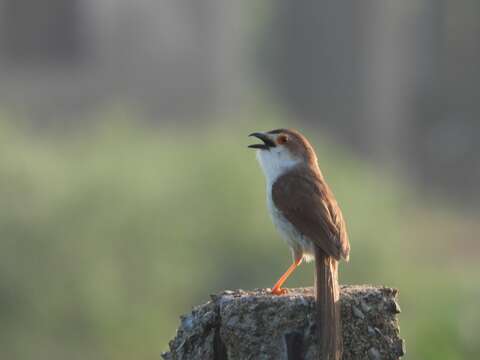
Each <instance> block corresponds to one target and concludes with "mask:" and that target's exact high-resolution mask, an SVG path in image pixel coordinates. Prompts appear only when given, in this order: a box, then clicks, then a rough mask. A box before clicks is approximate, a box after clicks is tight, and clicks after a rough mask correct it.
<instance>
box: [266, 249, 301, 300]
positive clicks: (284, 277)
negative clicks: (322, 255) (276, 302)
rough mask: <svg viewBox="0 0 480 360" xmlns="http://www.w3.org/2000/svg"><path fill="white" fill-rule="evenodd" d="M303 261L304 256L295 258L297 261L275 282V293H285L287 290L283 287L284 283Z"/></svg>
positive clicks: (273, 290) (273, 289)
mask: <svg viewBox="0 0 480 360" xmlns="http://www.w3.org/2000/svg"><path fill="white" fill-rule="evenodd" d="M301 262H302V258H300V259H298V260H295V262H294V263H293V264H292V265H290V267H289V268H288V270H287V271H285V274H283V275H282V277H281V278H280V279H278V281H277V282H276V283H275V285H274V286H273V288H272V294H273V295H283V294H285V293H286V292H287V291H286V290H285V289H282V285H283V283H284V282H285V280H287V278H288V277H289V276H290V275H291V274H292V273H293V272H294V271H295V269H296V268H297V266H298V265H300V263H301Z"/></svg>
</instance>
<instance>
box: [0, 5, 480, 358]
mask: <svg viewBox="0 0 480 360" xmlns="http://www.w3.org/2000/svg"><path fill="white" fill-rule="evenodd" d="M479 38H480V2H478V1H476V0H435V1H434V0H402V1H394V0H365V1H361V2H359V1H355V0H347V1H333V0H322V1H319V0H316V1H314V0H300V1H290V0H276V1H253V0H249V1H233V0H231V1H225V0H204V1H198V0H160V1H152V0H136V1H127V0H44V1H28V0H1V1H0V182H1V186H0V234H1V237H0V324H1V325H0V358H1V359H36V360H43V359H49V360H51V359H53V360H55V359H70V360H75V359H115V360H122V359H158V358H159V356H160V353H161V352H162V351H165V350H166V349H167V344H168V340H169V339H171V338H172V337H173V336H174V334H175V330H176V326H177V324H178V321H179V319H178V317H179V315H180V314H182V313H186V312H188V311H189V310H190V309H191V307H192V306H194V305H195V304H199V303H202V302H204V301H206V300H207V299H208V296H209V294H211V293H214V292H217V291H220V290H222V289H225V288H229V289H233V288H257V287H269V286H271V285H272V284H273V282H274V281H275V280H276V279H277V277H278V276H279V275H280V274H281V273H282V272H283V271H284V270H285V269H286V267H287V266H288V265H289V264H290V261H291V259H290V254H289V251H288V249H287V247H286V245H285V244H284V243H283V242H282V241H281V240H280V238H279V236H278V235H277V234H276V232H275V230H274V228H273V226H272V224H271V222H270V220H269V218H268V214H267V210H266V206H265V188H264V182H263V177H262V174H261V172H260V169H259V167H258V165H257V163H256V161H255V157H254V153H253V151H252V150H250V149H247V148H246V145H248V144H249V143H250V140H249V139H248V138H247V134H249V133H250V132H252V131H257V130H260V131H261V130H270V129H273V128H279V127H295V128H298V129H300V130H302V131H303V132H304V133H306V134H307V135H308V137H309V138H310V140H311V141H312V142H313V144H314V145H315V147H316V149H317V152H318V155H319V161H320V165H321V167H322V169H323V171H324V173H325V174H326V177H327V180H328V181H329V183H330V184H331V186H332V188H333V190H334V192H335V194H336V196H337V198H338V199H339V202H340V204H341V206H342V208H343V210H344V213H345V217H346V219H347V222H348V227H349V231H350V238H351V244H352V253H351V261H350V263H348V264H343V265H342V266H341V274H340V276H341V280H342V282H344V283H349V284H362V283H371V284H384V285H386V286H391V287H397V288H399V289H400V304H401V307H402V310H403V312H402V314H401V316H400V325H401V333H402V336H403V337H405V339H406V344H407V356H406V358H407V359H413V360H416V359H437V360H442V359H448V360H457V359H475V358H479V357H480V341H479V339H480V338H479V333H480V311H479V308H478V306H479V304H480V265H479V260H478V259H479V254H478V250H479V247H480V245H479V242H478V233H479V232H480V224H479V220H480V217H479V214H480V211H479V209H480V192H479V190H478V187H479V186H478V184H479V182H480V160H479V159H480V157H479V155H480V141H478V137H479V136H480V122H479V121H478V118H479V116H480V98H479V94H480V91H479V85H478V84H479V83H480V71H479V63H480V41H479ZM312 281H313V269H312V265H311V264H310V265H303V266H302V268H301V269H300V270H298V271H297V272H296V273H295V274H294V275H293V276H292V278H291V279H289V282H288V286H290V287H294V286H309V285H311V284H312Z"/></svg>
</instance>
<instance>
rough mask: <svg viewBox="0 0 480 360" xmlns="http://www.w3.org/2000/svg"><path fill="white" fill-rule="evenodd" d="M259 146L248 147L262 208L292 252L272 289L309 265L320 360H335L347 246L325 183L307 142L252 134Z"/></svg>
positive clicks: (291, 133) (291, 134) (277, 133)
mask: <svg viewBox="0 0 480 360" xmlns="http://www.w3.org/2000/svg"><path fill="white" fill-rule="evenodd" d="M249 136H253V137H256V138H258V139H260V140H261V141H262V143H261V144H254V145H249V146H248V147H249V148H252V149H256V150H257V159H258V162H259V163H260V166H261V168H262V170H263V173H264V175H265V179H266V185H267V207H268V210H269V212H270V215H271V217H272V220H273V223H274V224H275V226H276V228H277V230H278V231H279V232H280V234H281V236H282V237H283V238H284V240H285V241H286V242H287V244H288V245H289V247H290V250H291V252H292V257H293V264H292V265H291V266H290V267H289V268H288V270H287V271H286V272H285V273H284V274H283V275H282V276H281V277H280V279H279V280H278V281H277V282H276V284H275V285H274V286H273V288H272V294H274V295H282V294H284V293H286V290H284V289H282V285H283V283H284V282H285V280H286V279H287V278H288V276H289V275H290V274H291V273H292V272H293V271H294V270H295V269H296V267H297V266H298V265H300V263H301V262H302V260H305V261H307V262H308V261H311V260H313V259H314V260H315V298H316V307H317V314H318V315H317V316H318V319H317V324H318V329H319V336H320V355H321V359H329V360H340V359H341V357H342V351H343V341H342V333H341V319H340V303H339V299H340V286H339V284H338V262H339V261H340V260H341V259H342V258H343V259H344V260H346V261H348V259H349V253H350V244H349V241H348V235H347V230H346V225H345V221H344V219H343V215H342V212H341V210H340V207H339V206H338V204H337V201H336V200H335V197H334V196H333V193H332V191H331V190H330V188H329V186H328V185H327V183H326V182H325V179H324V177H323V175H322V172H321V171H320V168H319V166H318V162H317V156H316V154H315V151H314V149H313V147H312V145H311V144H310V143H309V142H308V140H307V139H306V138H305V137H304V136H303V135H302V134H300V132H298V131H296V130H293V129H277V130H272V131H268V132H254V133H252V134H250V135H249Z"/></svg>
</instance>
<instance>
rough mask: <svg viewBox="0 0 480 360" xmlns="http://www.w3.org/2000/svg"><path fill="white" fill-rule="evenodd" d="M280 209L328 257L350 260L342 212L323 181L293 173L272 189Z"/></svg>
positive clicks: (311, 176) (307, 172)
mask: <svg viewBox="0 0 480 360" xmlns="http://www.w3.org/2000/svg"><path fill="white" fill-rule="evenodd" d="M272 199H273V202H274V204H275V206H276V207H277V209H278V210H279V211H280V212H281V213H282V214H283V216H285V218H286V219H287V220H288V221H290V222H291V223H292V225H293V226H295V228H296V229H297V230H298V231H299V232H300V233H302V234H303V235H304V236H306V237H307V238H308V239H310V240H311V241H313V242H314V243H315V244H316V245H317V246H319V247H320V248H321V249H322V250H323V251H324V252H326V253H327V254H328V255H329V256H332V257H334V258H335V259H337V260H340V257H343V258H345V259H346V260H348V253H349V250H350V247H349V244H348V236H347V231H346V226H345V222H344V220H343V216H342V212H341V210H340V208H339V207H338V204H337V201H336V200H335V198H334V197H333V194H332V192H331V190H330V189H329V188H328V185H327V184H326V183H325V182H324V181H323V179H322V178H321V177H320V176H319V175H317V174H312V173H311V172H309V171H305V169H303V170H302V169H300V170H292V171H290V172H288V173H287V174H285V175H282V176H281V177H279V178H278V179H277V181H276V182H275V183H274V184H273V187H272Z"/></svg>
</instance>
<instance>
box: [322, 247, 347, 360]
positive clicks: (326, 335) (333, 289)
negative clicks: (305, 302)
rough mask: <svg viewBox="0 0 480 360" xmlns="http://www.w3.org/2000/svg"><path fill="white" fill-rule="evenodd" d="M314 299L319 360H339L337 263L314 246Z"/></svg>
mask: <svg viewBox="0 0 480 360" xmlns="http://www.w3.org/2000/svg"><path fill="white" fill-rule="evenodd" d="M315 299H316V306H317V327H318V329H319V336H320V342H319V343H320V356H321V357H320V358H321V359H322V360H340V359H341V358H342V352H343V340H342V323H341V318H340V286H339V284H338V262H337V261H336V260H335V259H334V258H332V257H330V256H328V255H327V254H326V253H325V252H324V251H323V250H322V249H320V248H319V247H317V246H315Z"/></svg>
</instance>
